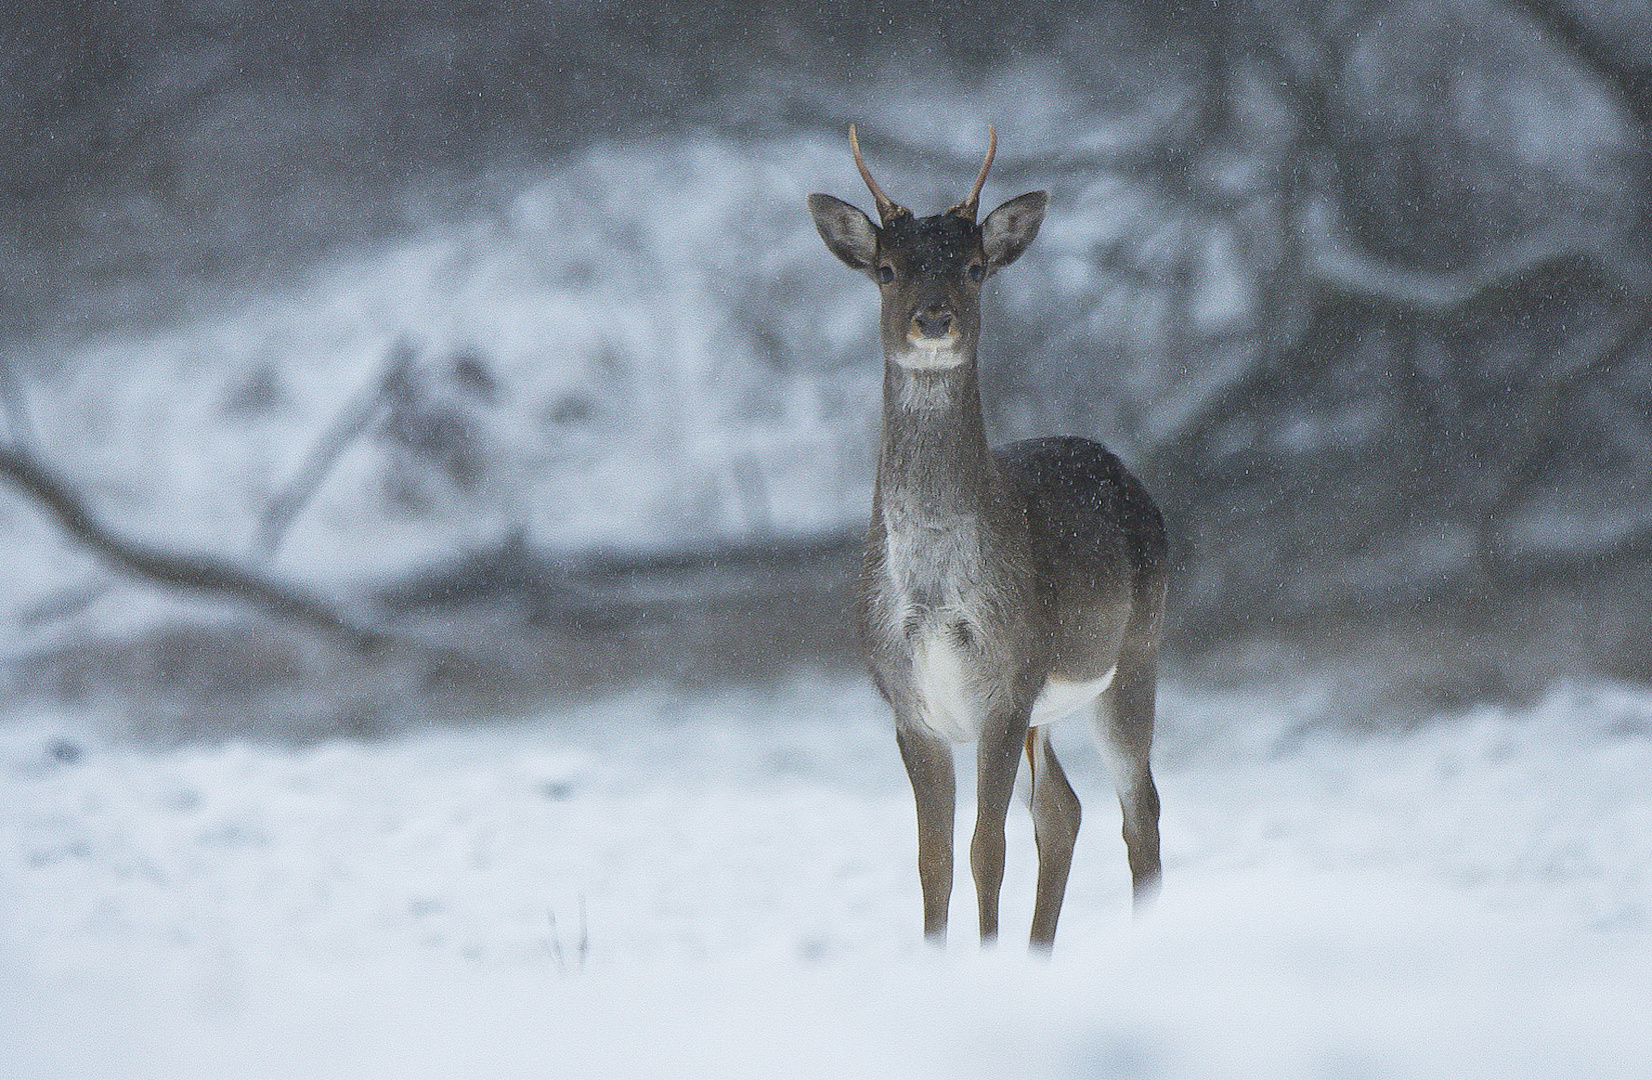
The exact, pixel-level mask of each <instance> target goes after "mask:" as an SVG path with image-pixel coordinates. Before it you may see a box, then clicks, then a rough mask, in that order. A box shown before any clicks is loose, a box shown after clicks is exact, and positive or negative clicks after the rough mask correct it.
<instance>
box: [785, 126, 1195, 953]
mask: <svg viewBox="0 0 1652 1080" xmlns="http://www.w3.org/2000/svg"><path fill="white" fill-rule="evenodd" d="M987 130H988V147H987V156H986V161H985V162H984V163H983V164H982V166H981V172H980V174H979V175H978V176H977V177H976V179H975V187H974V188H973V189H972V190H971V191H970V193H969V198H967V199H965V200H964V201H963V202H961V203H959V204H958V205H957V206H954V207H952V208H951V209H949V210H947V211H946V212H945V213H942V214H937V215H935V216H933V217H925V218H919V217H915V216H914V215H913V213H912V211H910V210H908V209H907V208H906V207H904V206H901V205H899V204H897V203H895V202H893V201H892V200H891V199H890V198H889V197H888V196H886V195H885V194H884V193H883V190H882V189H881V188H879V187H878V185H877V182H876V181H875V180H873V179H872V174H871V171H870V170H868V169H867V167H866V162H865V161H864V160H863V159H862V158H861V154H860V144H859V141H858V140H857V139H856V137H855V129H854V127H853V126H851V127H850V128H849V145H850V148H851V149H852V151H853V153H854V158H855V165H856V167H857V168H859V170H860V174H861V177H862V179H864V180H865V181H866V186H867V187H868V188H869V189H871V192H872V197H873V198H874V199H876V200H877V206H878V213H879V215H880V216H881V218H882V224H881V225H874V224H873V223H872V221H871V219H870V218H868V217H867V216H866V215H865V214H864V213H862V212H861V211H860V210H858V209H856V208H855V207H853V206H851V205H849V204H848V203H846V202H843V201H842V200H840V199H835V198H833V197H832V196H830V195H811V196H809V211H810V213H811V214H813V216H814V222H815V227H816V228H818V229H819V230H820V235H821V238H822V239H823V240H825V241H826V246H827V247H828V248H830V249H831V251H832V254H834V255H836V256H837V257H838V258H839V259H841V260H843V262H845V263H846V264H848V266H849V267H850V268H851V269H854V270H859V271H861V272H862V273H864V274H867V275H868V276H870V277H871V278H872V280H873V281H875V282H877V285H878V290H879V292H880V293H881V294H882V297H883V319H882V329H883V355H884V364H883V437H882V441H881V444H880V446H879V451H878V472H877V482H876V485H875V487H874V489H873V495H872V525H871V530H870V532H869V533H868V535H867V538H866V551H865V556H864V559H863V562H862V569H861V576H860V583H859V589H858V594H857V605H856V606H857V619H858V622H859V629H860V635H861V642H862V646H863V648H864V649H865V652H866V656H867V659H868V661H869V663H870V665H871V668H872V675H873V678H874V679H875V680H876V682H877V685H878V689H879V691H880V692H881V693H882V694H883V696H884V698H885V699H887V700H888V702H889V704H890V706H891V707H892V708H893V709H894V712H895V737H896V740H897V742H898V744H899V746H900V751H901V757H902V759H903V760H904V761H905V763H906V770H907V774H908V775H909V776H910V778H911V780H912V792H913V795H914V796H915V798H916V800H917V806H918V874H919V878H920V880H921V882H922V885H923V898H924V935H925V937H927V938H928V939H929V940H930V941H931V942H933V943H935V944H944V943H945V940H946V925H947V909H948V905H949V904H950V902H951V896H952V846H953V844H952V834H953V813H954V779H953V765H952V747H951V745H950V744H951V743H953V742H975V743H977V744H978V745H977V749H976V770H977V778H978V779H977V789H976V790H977V804H976V818H975V836H974V839H973V840H972V841H971V843H970V867H971V869H972V870H973V871H974V876H975V891H976V899H977V902H978V904H979V910H980V923H981V939H982V941H983V942H986V941H992V940H994V939H996V937H997V935H998V894H999V889H1000V886H1001V884H1002V882H1003V877H1004V819H1005V815H1006V813H1007V811H1008V808H1009V803H1010V800H1011V795H1012V791H1013V789H1014V785H1015V774H1016V770H1017V769H1018V768H1019V766H1020V758H1021V754H1022V753H1023V752H1025V753H1026V755H1027V762H1028V766H1029V768H1030V770H1031V780H1032V783H1031V792H1032V814H1033V829H1034V835H1035V837H1036V838H1037V842H1038V892H1037V899H1036V902H1035V907H1034V911H1033V923H1032V939H1031V943H1032V948H1034V949H1035V950H1048V949H1049V948H1050V947H1051V945H1052V943H1053V942H1054V940H1055V928H1056V920H1057V919H1058V917H1059V916H1060V914H1061V900H1062V895H1063V893H1064V892H1065V891H1066V887H1067V872H1068V870H1069V868H1070V867H1071V865H1072V855H1073V843H1074V841H1075V839H1076V838H1077V836H1078V826H1079V804H1078V797H1077V796H1076V795H1075V794H1074V793H1073V789H1072V787H1071V785H1069V784H1068V782H1067V777H1066V775H1065V774H1064V773H1063V772H1062V769H1061V765H1060V763H1058V762H1057V761H1056V758H1055V753H1054V751H1053V750H1052V749H1051V746H1050V738H1049V734H1048V731H1049V729H1048V727H1047V725H1048V724H1050V723H1051V722H1052V721H1055V720H1059V719H1062V718H1064V717H1067V716H1071V715H1074V714H1076V713H1078V712H1080V711H1083V710H1088V711H1090V712H1091V713H1092V715H1093V716H1094V718H1095V723H1096V729H1097V732H1098V734H1099V735H1100V738H1101V744H1102V749H1103V753H1104V756H1105V757H1106V758H1107V760H1108V764H1109V766H1110V768H1111V771H1112V773H1113V780H1114V784H1115V786H1116V787H1117V789H1118V793H1119V802H1120V805H1121V806H1122V807H1123V810H1124V840H1125V845H1126V848H1127V850H1128V854H1129V859H1130V873H1131V877H1132V879H1133V881H1134V887H1135V894H1134V895H1135V900H1136V903H1137V905H1138V906H1140V904H1141V903H1142V902H1144V901H1145V900H1146V899H1148V898H1149V897H1151V895H1152V894H1153V893H1154V892H1155V891H1156V889H1157V886H1158V882H1159V796H1158V792H1157V791H1156V790H1155V788H1154V786H1153V776H1152V773H1151V772H1150V771H1149V769H1148V750H1149V747H1150V745H1151V743H1152V740H1153V703H1154V692H1155V686H1156V681H1157V665H1158V645H1159V631H1160V627H1161V625H1162V623H1163V617H1164V598H1165V578H1166V570H1167V561H1168V560H1167V557H1166V544H1165V531H1164V522H1163V519H1161V518H1160V516H1159V511H1158V510H1157V508H1155V507H1154V505H1153V500H1152V499H1151V498H1150V497H1149V496H1148V494H1147V492H1146V490H1144V489H1143V488H1142V486H1141V484H1140V483H1139V482H1138V481H1137V480H1136V478H1135V477H1133V476H1131V475H1130V474H1129V473H1128V472H1126V471H1125V469H1124V466H1123V465H1121V464H1120V463H1119V460H1118V458H1116V457H1114V456H1113V455H1112V454H1111V453H1109V452H1108V451H1107V450H1106V449H1105V448H1104V447H1102V446H1101V445H1100V444H1098V443H1094V442H1091V441H1089V440H1087V439H1080V438H1071V437H1067V438H1046V439H1029V440H1026V441H1024V442H1017V443H1012V444H1010V445H1009V446H1006V447H1003V448H1002V449H1000V450H998V451H996V452H995V451H993V450H992V449H990V448H989V447H988V445H987V437H986V428H985V424H984V423H983V421H982V417H981V393H980V383H979V379H978V376H977V373H976V358H975V352H976V343H977V340H978V338H979V335H980V321H981V288H982V286H983V285H984V284H985V282H986V280H987V278H989V277H990V276H992V274H993V273H995V272H996V271H998V270H999V269H1001V268H1003V267H1005V266H1008V265H1009V264H1010V263H1012V262H1014V261H1015V260H1016V259H1017V258H1018V257H1020V255H1021V253H1022V252H1024V251H1026V250H1027V246H1028V245H1029V244H1031V243H1032V241H1033V237H1035V236H1036V235H1038V227H1039V225H1040V224H1041V223H1042V222H1043V220H1044V209H1045V206H1046V205H1047V204H1048V201H1049V198H1048V196H1047V194H1046V193H1045V192H1042V191H1034V192H1029V193H1028V194H1026V195H1022V196H1019V197H1017V198H1014V199H1011V200H1010V201H1009V202H1007V203H1005V204H1004V205H1002V206H1000V207H999V208H998V209H996V210H994V211H993V212H992V213H990V214H988V215H987V217H986V220H985V221H982V222H980V223H979V224H977V223H976V220H975V217H976V208H977V200H978V199H979V198H980V194H981V187H982V185H983V184H984V183H985V182H986V178H987V170H988V169H989V168H991V166H992V158H993V154H994V153H995V151H996V149H997V135H996V133H995V132H993V130H992V129H991V128H990V127H989V128H988V129H987Z"/></svg>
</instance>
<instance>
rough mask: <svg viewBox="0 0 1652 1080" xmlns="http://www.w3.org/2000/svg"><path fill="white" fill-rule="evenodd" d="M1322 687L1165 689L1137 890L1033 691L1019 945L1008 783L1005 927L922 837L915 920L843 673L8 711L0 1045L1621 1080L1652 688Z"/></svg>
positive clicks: (21, 1071)
mask: <svg viewBox="0 0 1652 1080" xmlns="http://www.w3.org/2000/svg"><path fill="white" fill-rule="evenodd" d="M1324 700H1326V699H1324V698H1322V697H1320V696H1316V694H1315V692H1314V689H1313V687H1311V686H1299V687H1297V688H1296V689H1292V690H1289V691H1277V692H1270V693H1237V692H1224V693H1214V692H1204V691H1194V690H1192V689H1190V688H1187V687H1177V686H1169V687H1166V688H1165V691H1164V693H1163V703H1162V706H1161V718H1162V719H1161V736H1160V740H1159V745H1158V750H1157V754H1156V770H1157V775H1158V778H1159V786H1160V790H1161V792H1162V794H1163V800H1164V843H1165V887H1164V892H1163V895H1162V896H1161V898H1160V900H1159V902H1158V904H1157V905H1156V906H1155V907H1154V908H1153V909H1152V910H1151V911H1150V912H1148V913H1147V914H1145V915H1143V916H1141V917H1137V918H1133V917H1132V915H1131V913H1130V910H1129V902H1128V893H1129V886H1128V875H1127V871H1126V868H1125V863H1124V853H1123V846H1122V843H1121V841H1120V840H1119V837H1118V825H1119V819H1118V811H1117V809H1116V803H1115V802H1114V801H1113V797H1112V794H1111V791H1110V789H1109V788H1108V787H1107V785H1106V782H1105V780H1104V779H1103V778H1102V775H1101V766H1100V762H1099V758H1098V756H1097V755H1096V753H1095V751H1094V750H1093V749H1092V748H1091V747H1089V746H1088V745H1087V744H1086V742H1085V741H1084V731H1083V729H1084V725H1083V724H1077V723H1075V724H1068V725H1065V726H1063V727H1060V728H1058V729H1057V732H1056V739H1057V746H1058V748H1059V749H1060V750H1061V752H1062V754H1063V757H1064V759H1065V760H1066V762H1067V764H1068V770H1069V772H1070V773H1071V774H1072V776H1073V778H1074V781H1075V785H1076V786H1077V787H1078V788H1079V792H1080V795H1081V797H1082V798H1083V799H1084V803H1085V806H1086V811H1087V817H1086V822H1085V827H1084V831H1083V833H1082V835H1081V836H1080V839H1079V851H1078V855H1077V859H1076V862H1075V868H1074V873H1073V880H1072V883H1071V886H1070V888H1069V891H1068V897H1067V906H1066V909H1065V913H1064V916H1063V922H1062V927H1061V933H1060V936H1059V938H1058V941H1057V949H1056V954H1055V957H1054V958H1053V960H1051V961H1050V962H1040V961H1036V960H1034V959H1032V958H1029V957H1028V956H1027V955H1026V954H1025V952H1024V950H1023V946H1022V942H1023V941H1024V935H1025V932H1026V926H1027V923H1028V919H1029V917H1030V907H1031V894H1032V875H1033V870H1034V865H1035V864H1034V855H1033V843H1032V837H1031V827H1030V824H1029V822H1028V819H1027V815H1026V812H1025V810H1024V808H1022V807H1021V806H1019V805H1017V806H1016V807H1014V808H1013V809H1012V813H1011V824H1010V848H1011V855H1010V865H1009V868H1008V874H1007V878H1006V883H1005V889H1004V915H1005V940H1004V941H1003V942H1002V943H1001V944H1000V945H999V946H998V947H997V948H996V949H994V950H990V951H983V950H981V949H980V948H978V946H977V945H976V943H975V942H974V940H973V937H974V934H973V931H972V926H973V922H974V919H973V910H974V900H973V890H972V888H971V887H970V885H969V881H968V873H967V870H966V869H964V867H965V866H967V859H961V860H960V869H959V881H958V886H957V889H956V890H955V893H954V903H953V933H952V941H951V944H950V946H949V947H948V949H947V950H946V951H945V952H936V951H934V950H931V949H928V948H926V947H925V946H924V945H923V944H922V942H921V941H920V913H919V900H918V886H917V876H916V872H915V869H914V825H913V814H912V809H911V802H910V795H909V793H908V790H907V787H906V781H905V778H904V775H903V774H902V771H901V768H900V765H899V761H898V758H897V755H896V752H895V748H894V743H893V739H892V738H890V734H889V724H888V719H887V717H886V715H885V712H884V709H883V707H882V706H881V704H880V703H879V702H878V700H877V698H876V696H875V694H874V693H873V692H872V691H871V690H870V688H869V687H868V686H867V685H866V684H865V683H864V682H863V681H861V680H859V679H854V678H848V677H838V676H827V675H812V676H798V677H797V678H796V679H794V680H793V681H791V682H790V683H788V684H786V685H784V686H782V687H780V688H777V689H769V690H738V691H727V692H719V693H716V694H710V695H707V696H702V697H696V698H690V699H684V698H682V697H680V696H677V695H674V694H671V693H668V692H666V691H663V690H656V691H650V692H633V693H628V694H625V695H621V696H615V697H613V698H610V699H606V700H601V701H597V702H594V703H590V704H587V705H585V706H582V707H578V708H574V707H569V708H568V709H566V710H565V711H561V712H557V713H555V714H551V715H544V716H536V717H530V718H523V719H521V720H520V721H518V722H515V723H513V724H510V725H505V726H498V727H487V728H480V727H479V728H475V729H471V730H451V729H449V730H441V731H426V732H416V733H411V734H407V735H405V736H402V737H399V738H396V739H393V740H388V741H384V742H369V743H354V742H330V743H323V744H317V745H312V746H305V747H297V748H294V747H280V746H271V745H255V744H247V743H238V742H232V743H227V744H223V745H217V746H199V745H197V746H187V747H183V748H179V749H171V750H156V749H152V748H143V747H138V746H134V745H131V744H130V743H129V742H126V741H123V740H121V739H119V738H117V737H114V736H112V735H110V734H108V733H100V731H99V730H98V729H97V727H96V726H95V725H94V724H92V723H91V722H90V721H86V720H77V719H74V718H70V717H52V716H38V715H37V716H30V717H13V718H9V719H7V720H5V721H4V722H3V724H0V1075H4V1076H6V1077H15V1078H24V1077H92V1076H109V1077H127V1076H133V1077H178V1078H188V1077H334V1076H336V1077H397V1078H417V1077H426V1076H429V1077H436V1076H441V1077H468V1076H476V1077H515V1076H533V1077H547V1076H569V1077H608V1076H613V1077H643V1076H647V1077H779V1076H786V1077H792V1076H797V1077H814V1076H819V1077H863V1076H864V1077H880V1078H886V1077H929V1076H964V1077H969V1076H981V1077H989V1076H990V1077H1010V1076H1014V1077H1184V1076H1186V1077H1207V1076H1209V1077H1227V1076H1232V1077H1256V1076H1270V1077H1350V1078H1354V1077H1407V1076H1442V1077H1457V1078H1461V1077H1499V1078H1507V1077H1551V1076H1552V1077H1561V1076H1565V1077H1619V1076H1621V1077H1645V1076H1647V1075H1652V1023H1649V1022H1648V1020H1647V1018H1648V1017H1649V1016H1652V965H1649V963H1648V961H1649V960H1652V871H1649V865H1652V784H1649V783H1648V779H1649V778H1652V693H1648V692H1646V691H1643V690H1632V689H1628V688H1623V687H1617V686H1611V685H1587V686H1564V687H1560V688H1557V689H1556V690H1555V691H1554V692H1553V693H1552V694H1551V695H1550V696H1549V697H1547V698H1546V699H1545V700H1542V701H1540V702H1538V703H1536V704H1534V705H1532V706H1530V707H1528V708H1491V707H1486V708H1480V709H1476V710H1474V711H1472V712H1470V713H1467V714H1464V715H1457V716H1447V717H1440V718H1438V719H1436V720H1435V721H1433V722H1431V723H1429V724H1427V725H1424V726H1421V727H1418V728H1415V729H1413V730H1411V731H1409V732H1406V733H1398V734H1396V733H1387V734H1382V735H1358V734H1352V733H1351V732H1352V731H1353V725H1351V724H1350V723H1349V719H1350V718H1347V717H1333V716H1328V715H1326V709H1327V708H1328V707H1327V706H1325V705H1324V704H1323V701H1324ZM75 748H78V750H79V751H80V752H79V753H78V755H77V754H76V753H75V752H74V749H75ZM66 758H67V759H72V760H64V759H66ZM960 764H961V766H962V768H961V774H962V776H963V777H964V780H963V783H962V785H961V786H962V788H963V790H962V792H961V799H960V804H961V806H960V836H961V838H962V837H967V830H968V826H969V821H970V818H971V810H970V797H971V791H970V783H969V777H970V775H971V774H972V772H973V769H972V768H971V767H970V765H969V763H968V762H967V761H966V760H962V756H961V760H960ZM582 940H583V941H585V942H586V943H588V944H587V945H585V946H582V944H581V942H582Z"/></svg>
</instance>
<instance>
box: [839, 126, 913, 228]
mask: <svg viewBox="0 0 1652 1080" xmlns="http://www.w3.org/2000/svg"><path fill="white" fill-rule="evenodd" d="M849 149H850V150H852V151H854V154H855V168H857V169H859V170H860V178H861V179H862V180H864V181H866V186H867V187H868V188H870V189H871V191H872V198H874V199H876V200H877V201H878V216H879V217H880V218H882V219H883V223H884V224H885V225H887V224H889V223H890V222H891V221H894V220H895V219H896V218H902V217H911V216H912V211H910V210H908V209H907V208H906V207H904V206H902V205H901V204H900V203H898V202H896V201H895V200H894V199H891V198H890V197H889V196H887V195H885V194H884V193H883V189H882V188H880V187H878V182H877V181H876V180H874V179H872V170H871V169H868V168H867V167H866V159H865V158H863V157H861V156H860V140H859V139H858V138H856V137H855V125H853V124H850V125H849Z"/></svg>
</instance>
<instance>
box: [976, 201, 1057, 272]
mask: <svg viewBox="0 0 1652 1080" xmlns="http://www.w3.org/2000/svg"><path fill="white" fill-rule="evenodd" d="M1049 205H1050V195H1049V192H1046V191H1029V192H1027V193H1026V194H1025V195H1017V196H1016V197H1015V198H1013V199H1011V200H1010V201H1009V202H1007V203H1005V204H1004V205H1003V206H1000V207H999V208H998V209H996V210H994V211H993V212H992V213H990V214H988V215H987V220H985V221H983V222H981V251H982V252H983V253H984V254H985V255H986V257H987V265H988V266H990V267H991V268H992V269H994V270H997V269H998V268H1000V267H1003V266H1008V265H1009V264H1010V263H1012V262H1014V261H1015V260H1017V259H1019V258H1020V257H1021V253H1022V252H1024V251H1026V250H1027V246H1028V245H1029V244H1031V243H1032V242H1033V237H1035V236H1037V235H1038V227H1039V226H1040V225H1042V224H1044V209H1045V207H1047V206H1049Z"/></svg>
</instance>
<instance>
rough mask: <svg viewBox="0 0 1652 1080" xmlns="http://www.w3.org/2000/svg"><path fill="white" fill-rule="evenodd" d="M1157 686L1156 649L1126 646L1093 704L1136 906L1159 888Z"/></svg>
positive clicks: (1154, 893) (1149, 899) (1139, 907)
mask: <svg viewBox="0 0 1652 1080" xmlns="http://www.w3.org/2000/svg"><path fill="white" fill-rule="evenodd" d="M1157 690H1158V650H1157V649H1156V648H1152V647H1148V648H1131V647H1130V646H1129V645H1128V644H1127V645H1126V646H1125V650H1124V651H1123V652H1122V653H1121V654H1120V655H1119V661H1118V676H1117V677H1116V679H1115V680H1114V683H1113V686H1112V688H1111V689H1109V690H1108V692H1107V693H1106V694H1103V695H1102V698H1101V701H1100V702H1098V703H1097V706H1096V729H1097V733H1098V734H1099V735H1100V737H1101V746H1102V752H1103V756H1104V757H1106V759H1107V767H1108V771H1109V772H1111V773H1112V776H1113V786H1114V788H1115V789H1117V791H1118V794H1119V808H1120V809H1121V810H1123V811H1124V846H1125V851H1126V853H1127V854H1128V856H1129V859H1130V879H1131V884H1132V888H1133V893H1134V899H1135V906H1136V910H1137V911H1140V910H1141V909H1142V907H1143V906H1144V905H1145V904H1147V903H1148V902H1149V901H1151V900H1152V899H1153V897H1154V896H1155V895H1157V893H1158V891H1159V880H1160V877H1161V870H1160V865H1159V791H1158V788H1156V787H1154V785H1153V770H1152V768H1151V765H1150V764H1149V761H1148V756H1149V753H1150V751H1151V750H1152V747H1153V711H1154V702H1155V699H1156V696H1157Z"/></svg>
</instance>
